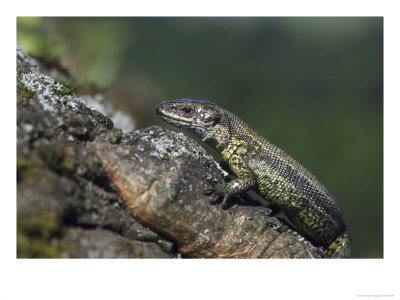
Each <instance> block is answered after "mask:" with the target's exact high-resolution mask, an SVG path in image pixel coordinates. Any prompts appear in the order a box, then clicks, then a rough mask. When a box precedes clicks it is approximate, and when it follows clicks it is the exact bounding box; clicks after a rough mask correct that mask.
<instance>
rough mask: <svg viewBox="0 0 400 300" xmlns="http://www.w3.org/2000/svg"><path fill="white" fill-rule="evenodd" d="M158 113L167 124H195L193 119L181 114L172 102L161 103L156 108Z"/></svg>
mask: <svg viewBox="0 0 400 300" xmlns="http://www.w3.org/2000/svg"><path fill="white" fill-rule="evenodd" d="M156 113H157V114H158V115H159V116H160V117H161V119H163V120H164V121H166V122H167V123H173V124H181V125H188V124H191V123H192V122H193V118H191V117H186V116H183V115H182V114H180V113H179V111H177V109H176V107H175V106H174V105H173V102H170V101H165V102H162V103H160V104H159V105H158V106H157V108H156Z"/></svg>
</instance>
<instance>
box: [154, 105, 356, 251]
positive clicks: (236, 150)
mask: <svg viewBox="0 0 400 300" xmlns="http://www.w3.org/2000/svg"><path fill="white" fill-rule="evenodd" d="M156 112H157V114H158V115H160V117H161V118H162V119H163V120H164V121H166V122H167V123H169V124H171V125H173V126H175V127H178V128H180V129H182V130H185V131H187V132H189V133H191V134H193V135H195V136H197V137H199V138H201V139H202V140H203V141H204V142H206V143H207V144H209V145H211V146H212V147H214V148H215V149H216V150H217V151H218V152H219V153H220V154H221V155H222V158H223V160H224V161H225V162H226V163H227V164H228V165H229V167H230V169H231V171H232V172H233V173H234V174H235V175H236V176H237V178H236V179H234V180H231V181H230V182H227V183H225V182H224V183H219V184H218V185H217V187H216V188H215V190H213V193H212V195H213V196H212V201H214V202H215V201H216V200H218V199H219V198H222V207H226V204H227V201H228V199H229V198H230V197H231V196H233V195H236V194H239V193H242V192H245V191H248V190H250V189H253V190H254V191H255V192H256V193H258V194H259V195H260V196H261V197H263V198H264V199H266V200H268V201H269V202H271V203H272V204H273V205H275V206H277V207H278V208H279V209H280V210H281V211H282V212H284V213H285V215H286V216H287V218H288V219H289V220H290V221H291V222H292V223H293V224H294V226H295V227H296V228H297V229H298V230H299V231H300V232H301V233H303V234H304V235H306V236H307V237H309V238H310V239H311V240H312V241H313V242H314V243H315V244H316V245H317V246H320V248H321V249H323V252H324V253H325V255H326V256H327V257H332V258H340V257H348V256H349V255H350V252H351V236H350V235H349V234H348V233H347V232H346V226H345V223H344V218H343V213H342V209H341V207H340V206H339V204H338V202H337V200H336V199H335V198H334V197H333V196H332V194H331V193H330V192H329V191H328V189H327V188H326V187H325V186H324V185H323V184H322V183H321V182H320V181H319V180H318V179H317V178H316V177H315V176H314V175H313V174H311V173H310V172H309V171H308V170H307V169H306V168H305V167H303V166H302V165H301V164H300V163H298V162H297V161H296V160H295V159H293V158H292V157H291V156H289V155H288V154H287V153H285V152H284V151H283V150H281V149H280V148H278V147H277V146H275V145H274V144H272V143H271V142H269V141H268V140H266V139H265V138H263V137H262V136H261V135H259V134H258V133H257V132H255V131H254V130H253V129H251V128H250V126H249V125H248V124H247V123H246V122H244V121H243V120H241V119H240V118H239V117H237V116H236V115H234V114H233V113H231V112H229V111H227V110H225V109H223V108H221V107H219V106H218V105H216V104H214V103H213V102H210V101H206V100H192V99H178V100H172V101H165V102H162V103H161V104H159V105H158V107H157V109H156Z"/></svg>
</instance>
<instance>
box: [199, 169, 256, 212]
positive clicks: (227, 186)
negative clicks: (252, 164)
mask: <svg viewBox="0 0 400 300" xmlns="http://www.w3.org/2000/svg"><path fill="white" fill-rule="evenodd" d="M241 175H242V176H240V177H238V178H237V179H234V180H232V181H230V182H227V183H224V184H221V183H220V184H218V185H217V186H216V189H215V190H211V191H210V190H208V191H206V193H208V194H212V198H211V200H210V203H215V202H217V201H218V200H219V199H221V198H222V203H221V206H222V208H226V207H227V204H228V199H229V198H230V197H232V196H234V195H237V194H240V193H243V192H246V191H248V190H249V189H251V188H252V187H254V185H255V184H256V180H255V178H254V176H253V174H252V173H250V172H245V173H243V174H241Z"/></svg>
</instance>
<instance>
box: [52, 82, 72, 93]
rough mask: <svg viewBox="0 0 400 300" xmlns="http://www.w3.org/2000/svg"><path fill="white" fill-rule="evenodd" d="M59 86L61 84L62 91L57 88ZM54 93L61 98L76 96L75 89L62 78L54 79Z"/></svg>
mask: <svg viewBox="0 0 400 300" xmlns="http://www.w3.org/2000/svg"><path fill="white" fill-rule="evenodd" d="M57 84H59V85H60V86H61V89H57V88H56V85H57ZM52 91H53V93H54V94H56V95H58V96H60V97H62V96H66V95H71V96H74V95H75V89H74V88H73V87H72V86H70V85H69V84H68V83H66V82H65V81H64V80H62V79H60V78H56V79H54V86H53V88H52Z"/></svg>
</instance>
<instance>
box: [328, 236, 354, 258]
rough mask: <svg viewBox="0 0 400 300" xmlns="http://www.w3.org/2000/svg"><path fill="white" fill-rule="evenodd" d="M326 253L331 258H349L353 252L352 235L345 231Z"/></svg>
mask: <svg viewBox="0 0 400 300" xmlns="http://www.w3.org/2000/svg"><path fill="white" fill-rule="evenodd" d="M324 252H325V254H326V255H327V256H328V257H330V258H347V257H349V256H350V252H351V236H350V234H349V233H347V232H344V233H342V234H341V235H339V236H338V237H337V238H336V239H335V240H334V241H333V242H332V243H331V244H330V245H329V246H328V247H327V248H325V251H324Z"/></svg>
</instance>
